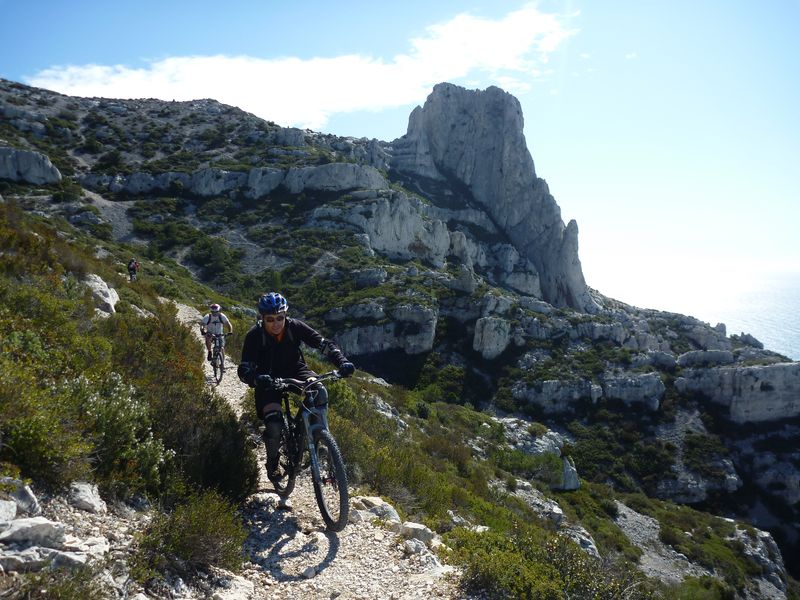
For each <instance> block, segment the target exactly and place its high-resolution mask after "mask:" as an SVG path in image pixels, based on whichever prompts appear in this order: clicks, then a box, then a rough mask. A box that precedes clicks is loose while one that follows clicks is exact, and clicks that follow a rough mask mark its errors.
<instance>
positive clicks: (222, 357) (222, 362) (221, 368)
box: [217, 350, 225, 383]
mask: <svg viewBox="0 0 800 600" xmlns="http://www.w3.org/2000/svg"><path fill="white" fill-rule="evenodd" d="M217 356H218V358H219V375H218V376H217V383H219V382H220V381H222V376H223V375H224V374H225V352H224V351H222V350H220V351H219V354H218V355H217Z"/></svg>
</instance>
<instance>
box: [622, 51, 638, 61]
mask: <svg viewBox="0 0 800 600" xmlns="http://www.w3.org/2000/svg"><path fill="white" fill-rule="evenodd" d="M637 58H639V55H638V54H636V52H628V53H627V54H626V55H625V60H635V59H637Z"/></svg>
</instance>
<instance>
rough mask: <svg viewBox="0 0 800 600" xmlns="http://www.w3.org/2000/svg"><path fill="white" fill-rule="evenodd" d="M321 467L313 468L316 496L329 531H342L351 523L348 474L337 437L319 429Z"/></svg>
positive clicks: (316, 448) (317, 441) (316, 450)
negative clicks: (334, 437) (349, 521)
mask: <svg viewBox="0 0 800 600" xmlns="http://www.w3.org/2000/svg"><path fill="white" fill-rule="evenodd" d="M314 451H315V452H316V454H317V466H318V468H317V469H312V477H313V478H314V495H315V496H316V497H317V504H318V505H319V510H320V512H321V513H322V519H323V520H324V521H325V524H326V525H327V526H328V531H341V530H342V529H344V528H345V526H346V525H347V517H348V515H349V513H350V506H349V503H350V497H349V495H348V492H347V473H346V472H345V469H344V459H343V458H342V452H341V450H339V446H338V445H337V444H336V440H334V439H333V436H332V435H331V433H330V432H329V431H327V430H324V429H323V430H322V431H320V432H319V434H318V436H317V439H316V440H315V441H314Z"/></svg>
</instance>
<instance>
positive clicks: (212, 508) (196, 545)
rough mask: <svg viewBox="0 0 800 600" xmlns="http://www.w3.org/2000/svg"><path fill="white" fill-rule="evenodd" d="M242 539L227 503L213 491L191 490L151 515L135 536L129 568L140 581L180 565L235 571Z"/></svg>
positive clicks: (242, 530) (240, 557) (239, 563)
mask: <svg viewBox="0 0 800 600" xmlns="http://www.w3.org/2000/svg"><path fill="white" fill-rule="evenodd" d="M246 539H247V531H246V530H245V528H244V526H243V525H242V522H241V518H240V517H239V516H238V515H237V513H236V510H235V507H234V506H233V505H232V504H231V503H229V502H228V501H226V500H225V499H224V498H223V497H222V496H220V495H219V494H217V493H216V492H213V491H205V492H199V493H195V494H192V495H190V496H189V497H188V499H187V501H186V502H185V503H183V504H180V505H178V506H176V507H175V509H174V510H173V511H172V512H171V513H169V514H160V515H158V516H156V517H155V518H154V519H153V521H152V522H151V523H150V526H149V527H148V528H147V529H146V530H145V531H144V532H143V534H142V535H141V536H140V537H139V539H138V544H137V549H136V553H135V556H134V558H133V560H132V566H131V571H132V574H133V575H134V577H135V578H136V579H137V580H139V581H140V582H144V581H146V580H148V579H151V578H152V577H154V576H156V575H157V573H163V572H164V571H165V570H166V569H167V568H170V567H171V568H175V569H177V570H179V571H180V570H182V569H183V566H184V565H187V566H191V567H195V568H197V567H207V566H211V565H214V566H217V567H221V568H223V569H228V570H230V571H239V570H240V569H241V566H242V562H243V560H244V554H243V551H242V545H243V544H244V541H245V540H246Z"/></svg>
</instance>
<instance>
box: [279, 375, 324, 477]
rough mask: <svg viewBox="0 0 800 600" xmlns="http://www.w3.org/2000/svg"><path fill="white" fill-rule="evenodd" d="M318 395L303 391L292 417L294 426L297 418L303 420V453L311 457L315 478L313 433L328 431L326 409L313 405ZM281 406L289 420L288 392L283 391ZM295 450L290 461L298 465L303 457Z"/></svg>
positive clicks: (313, 390) (314, 392)
mask: <svg viewBox="0 0 800 600" xmlns="http://www.w3.org/2000/svg"><path fill="white" fill-rule="evenodd" d="M317 382H318V380H315V381H314V383H317ZM318 393H319V391H318V390H316V389H308V388H307V389H305V390H304V391H303V392H302V394H303V398H302V399H301V400H300V406H299V407H298V409H297V412H296V413H295V415H294V421H295V424H297V418H298V417H301V418H302V419H303V435H304V436H305V442H306V444H305V451H306V452H308V454H309V456H311V468H312V469H313V470H314V474H315V475H317V476H319V462H318V461H317V453H316V452H314V433H315V432H317V431H323V430H325V431H327V430H328V409H327V408H325V409H322V410H320V409H319V408H317V407H316V406H315V405H314V400H315V399H316V397H317V394H318ZM283 406H284V411H285V414H286V415H287V416H288V417H289V418H292V417H291V414H292V412H291V404H290V400H289V392H288V390H285V391H284V393H283ZM312 417H317V419H316V422H315V423H312V422H311V420H312ZM295 435H296V432H295ZM298 441H299V440H298ZM297 450H298V451H299V452H298V456H295V457H292V459H293V462H296V463H299V462H300V459H301V458H302V456H303V452H302V451H300V448H298V449H297Z"/></svg>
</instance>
